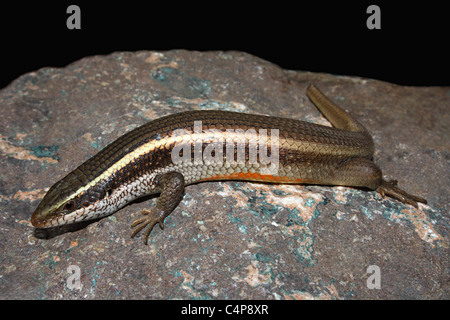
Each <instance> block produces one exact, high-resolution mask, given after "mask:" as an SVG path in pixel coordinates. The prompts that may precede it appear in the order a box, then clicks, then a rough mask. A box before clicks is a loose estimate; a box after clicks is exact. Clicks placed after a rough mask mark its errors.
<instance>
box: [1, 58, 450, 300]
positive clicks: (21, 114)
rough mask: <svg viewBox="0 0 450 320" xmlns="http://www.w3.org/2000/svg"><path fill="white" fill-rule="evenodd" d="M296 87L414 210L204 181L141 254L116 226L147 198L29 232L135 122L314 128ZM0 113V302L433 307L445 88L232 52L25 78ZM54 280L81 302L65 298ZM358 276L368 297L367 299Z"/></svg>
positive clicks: (439, 274) (441, 216)
mask: <svg viewBox="0 0 450 320" xmlns="http://www.w3.org/2000/svg"><path fill="white" fill-rule="evenodd" d="M311 83H314V84H315V85H316V86H318V87H319V88H321V89H322V91H323V92H324V93H325V94H326V95H327V96H329V97H330V98H331V99H332V100H334V101H335V102H337V103H338V104H340V105H341V106H343V107H344V108H345V109H346V110H348V111H349V112H351V113H352V114H354V115H355V116H356V118H358V119H359V120H360V121H361V122H362V123H363V124H364V125H365V126H366V128H367V129H368V130H369V131H370V132H371V134H372V135H373V138H374V141H375V145H376V153H375V161H376V163H377V164H378V165H379V166H380V167H381V168H382V170H383V172H384V174H385V176H386V177H388V178H395V179H398V180H399V185H400V186H401V187H402V188H404V189H405V190H407V191H408V192H410V193H412V194H417V195H420V196H423V197H425V198H426V199H427V200H428V203H429V205H421V206H420V207H419V209H415V208H413V207H410V206H405V205H403V204H401V203H399V202H397V201H394V200H392V199H389V198H386V199H381V198H380V196H378V195H377V194H376V193H375V192H367V191H366V190H359V189H353V188H344V187H322V186H286V185H267V184H256V183H246V182H236V181H232V182H211V183H201V184H196V185H192V186H188V187H187V188H186V195H185V197H184V199H183V201H182V202H181V204H180V205H179V206H178V208H177V209H176V210H175V211H174V212H173V213H172V214H171V215H170V216H169V217H168V218H167V219H166V222H165V226H166V227H165V229H164V231H161V230H160V229H159V228H155V229H154V230H153V232H152V236H151V238H150V241H149V245H148V246H144V245H143V244H142V238H138V239H130V224H131V222H132V221H133V220H134V219H136V218H137V217H138V216H139V215H140V213H139V212H140V210H141V209H144V208H149V207H151V206H152V205H154V204H155V200H156V198H154V197H152V198H150V199H144V201H137V202H135V203H133V204H130V205H128V206H127V207H125V208H124V209H122V210H120V211H119V212H117V213H116V214H114V215H112V216H110V217H108V218H103V219H101V220H98V221H95V222H91V223H88V224H85V225H84V226H82V227H80V228H78V229H76V230H70V229H69V231H68V232H61V233H59V234H56V235H50V238H49V239H42V237H43V235H41V234H39V231H38V232H36V231H35V230H34V229H33V228H32V227H31V225H30V216H31V213H32V212H33V210H34V209H35V208H36V206H37V204H38V203H39V200H40V199H41V198H42V197H43V196H44V194H45V192H46V190H47V188H49V187H50V186H51V185H52V184H53V183H54V182H56V181H57V180H59V179H60V178H62V177H63V176H64V175H66V174H67V173H68V172H69V171H71V170H73V169H74V168H75V167H77V166H78V165H79V164H81V163H82V162H83V161H84V160H86V159H88V158H89V157H90V156H92V155H94V154H95V153H96V152H98V151H99V150H100V149H101V148H103V147H104V146H106V145H107V144H108V143H109V142H111V141H113V140H114V139H116V138H117V137H119V136H120V135H122V134H123V133H125V132H126V131H128V130H130V129H132V128H135V127H137V126H139V125H141V124H143V123H145V122H146V121H148V120H152V119H156V118H159V117H161V116H164V115H167V114H171V113H175V112H179V111H184V110H196V109H218V110H232V111H238V112H248V113H258V114H266V115H273V116H281V117H289V118H295V119H301V120H306V121H312V122H318V123H322V124H327V123H328V122H327V121H326V120H325V119H324V118H323V117H322V116H321V115H320V113H319V112H318V111H317V109H316V108H315V107H314V106H313V105H312V104H311V102H310V101H309V100H308V99H307V98H306V95H305V89H306V87H307V86H308V85H309V84H311ZM0 105H1V107H2V117H1V118H0V128H1V129H0V135H1V136H0V156H1V157H0V161H1V180H0V206H1V207H0V211H1V218H2V219H0V227H1V229H2V233H1V234H0V259H1V266H2V268H1V277H0V286H1V290H0V298H1V299H16V298H24V299H67V298H69V299H71V298H81V297H83V298H88V299H94V298H102V299H117V298H120V299H132V298H138V299H142V298H145V299H147V298H149V299H189V298H197V299H310V298H314V299H403V298H407V299H448V298H449V287H448V283H449V282H448V276H449V275H448V264H449V261H448V238H447V235H448V225H449V221H448V219H449V216H448V209H449V208H448V207H449V202H450V201H449V192H448V186H449V184H450V181H449V175H448V172H449V164H448V163H449V162H448V160H449V144H448V139H449V127H448V124H449V123H450V119H449V114H450V113H449V111H448V110H449V107H450V88H448V87H447V88H445V87H401V86H397V85H394V84H390V83H384V82H380V81H375V80H370V79H361V78H355V77H345V76H334V75H329V74H314V73H309V72H301V71H299V72H297V71H287V70H282V69H280V68H279V67H277V66H276V65H273V64H271V63H269V62H267V61H264V60H261V59H259V58H257V57H254V56H251V55H248V54H245V53H241V52H188V51H182V50H181V51H180V50H177V51H169V52H148V51H141V52H135V53H132V52H120V53H114V54H111V55H108V56H93V57H88V58H85V59H82V60H80V61H77V62H74V63H72V64H70V65H68V66H67V67H65V68H61V69H54V68H44V69H41V70H38V71H36V72H31V73H28V74H25V75H23V76H21V77H19V78H18V79H16V80H15V81H14V82H13V83H11V84H10V85H9V86H8V87H7V88H5V89H3V90H1V91H0ZM44 236H45V235H44ZM71 266H75V267H71ZM370 266H376V267H374V268H373V267H370ZM69 267H70V268H74V269H73V270H78V271H79V274H80V276H81V278H80V279H81V285H82V288H81V290H77V289H70V288H71V287H70V286H69V287H68V286H67V283H69V285H70V283H72V282H70V279H69V278H68V274H67V270H68V268H69ZM369 267H370V268H369ZM377 267H378V269H377ZM368 270H369V271H368ZM371 270H375V271H377V270H378V271H379V272H380V280H381V289H370V288H368V285H367V283H368V281H369V282H370V283H372V282H373V281H372V280H373V278H374V275H375V274H373V272H374V271H371ZM374 283H375V284H376V282H374ZM369 287H370V285H369Z"/></svg>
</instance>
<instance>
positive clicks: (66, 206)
mask: <svg viewBox="0 0 450 320" xmlns="http://www.w3.org/2000/svg"><path fill="white" fill-rule="evenodd" d="M74 207H75V203H74V202H73V201H69V202H67V203H66V204H65V205H64V210H68V211H69V210H72V209H73V208H74Z"/></svg>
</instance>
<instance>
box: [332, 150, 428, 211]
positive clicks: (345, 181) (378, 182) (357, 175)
mask: <svg viewBox="0 0 450 320" xmlns="http://www.w3.org/2000/svg"><path fill="white" fill-rule="evenodd" d="M331 182H332V183H334V184H337V185H343V186H350V187H366V188H369V189H372V190H376V191H377V192H378V193H380V194H381V195H382V196H385V195H388V196H390V197H392V198H394V199H397V200H399V201H400V202H402V203H406V204H410V205H412V206H414V207H416V208H417V207H418V204H417V202H422V203H427V201H426V200H425V199H423V198H421V197H418V196H414V195H411V194H409V193H407V192H406V191H404V190H402V189H400V188H399V187H397V180H391V181H386V180H384V179H383V176H382V173H381V170H380V169H379V168H378V167H377V166H376V165H375V163H373V161H371V160H369V159H367V158H353V159H350V160H347V161H345V162H344V163H342V164H341V165H339V166H338V167H337V168H336V169H335V170H334V172H333V175H332V181H331Z"/></svg>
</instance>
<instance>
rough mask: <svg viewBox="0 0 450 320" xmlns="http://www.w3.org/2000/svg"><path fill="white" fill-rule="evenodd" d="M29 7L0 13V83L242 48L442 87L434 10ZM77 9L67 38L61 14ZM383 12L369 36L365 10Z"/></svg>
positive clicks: (319, 5) (290, 62) (223, 4)
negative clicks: (133, 55) (91, 59)
mask: <svg viewBox="0 0 450 320" xmlns="http://www.w3.org/2000/svg"><path fill="white" fill-rule="evenodd" d="M392 2H393V1H391V2H386V1H375V2H373V1H372V2H369V1H351V2H349V1H334V2H332V1H325V2H323V1H322V2H316V1H308V2H306V1H295V2H294V1H290V2H276V1H272V2H267V1H266V2H264V1H258V2H242V1H241V2H233V1H216V2H215V1H208V2H204V3H196V4H194V3H193V2H188V1H183V2H173V1H171V2H167V1H165V2H164V1H163V2H156V1H146V2H143V1H122V2H117V1H116V2H114V1H110V2H105V1H91V2H84V1H77V2H68V1H58V2H54V3H53V2H46V3H41V1H36V2H32V3H28V2H24V3H15V4H8V5H5V4H2V5H1V7H0V11H1V13H0V28H1V34H2V36H1V38H0V43H1V44H2V45H1V47H2V50H1V59H0V61H1V66H0V67H1V69H0V70H1V74H2V76H1V83H0V88H3V87H5V86H6V85H8V84H9V83H10V82H11V81H12V80H14V79H15V78H17V77H18V76H20V75H21V74H23V73H26V72H30V71H35V70H37V69H39V68H41V67H47V66H51V67H63V66H65V65H67V64H69V63H71V62H73V61H76V60H78V59H80V58H82V57H86V56H90V55H96V54H108V53H112V52H115V51H135V50H170V49H189V50H202V51H203V50H240V51H245V52H248V53H251V54H254V55H256V56H259V57H261V58H263V59H266V60H269V61H271V62H273V63H275V64H277V65H279V66H281V67H283V68H286V69H292V70H304V71H313V72H327V73H332V74H340V75H356V76H361V77H368V78H374V79H379V80H383V81H388V82H393V83H397V84H401V85H420V86H426V85H450V77H449V76H448V74H449V73H450V68H449V66H450V64H449V61H448V60H449V56H450V50H449V48H448V47H449V45H448V44H449V42H450V41H449V38H450V32H449V31H450V24H449V23H448V21H450V19H449V15H450V13H448V11H447V9H446V6H444V5H443V3H442V2H440V3H441V5H439V2H433V1H427V2H417V1H414V2H411V1H395V4H392ZM70 4H77V5H78V6H79V7H80V9H81V30H68V29H67V27H66V20H67V18H68V17H69V14H67V13H66V9H67V7H68V6H69V5H70ZM370 4H377V5H378V6H379V7H380V9H381V30H368V29H367V27H366V20H367V18H368V16H369V14H367V13H366V9H367V7H368V6H369V5H370Z"/></svg>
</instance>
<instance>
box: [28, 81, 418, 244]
mask: <svg viewBox="0 0 450 320" xmlns="http://www.w3.org/2000/svg"><path fill="white" fill-rule="evenodd" d="M307 95H308V97H309V98H310V100H311V101H312V102H313V103H314V104H315V105H316V106H317V107H318V108H319V110H320V111H321V112H322V113H323V114H324V115H325V117H326V118H327V119H328V120H329V121H330V122H331V124H332V125H333V126H334V127H327V126H322V125H318V124H313V123H309V122H304V121H299V120H293V119H284V118H277V117H268V116H262V115H254V114H243V113H236V112H226V111H188V112H181V113H176V114H172V115H169V116H165V117H162V118H160V119H157V120H154V121H151V122H148V123H146V124H144V125H142V126H141V127H138V128H136V129H134V130H132V131H130V132H128V133H126V134H125V135H123V136H121V137H120V138H118V139H117V140H115V141H114V142H112V143H111V144H109V145H108V146H107V147H105V148H104V149H103V150H101V151H100V152H99V153H97V154H96V155H95V156H93V157H92V158H90V159H88V160H87V161H86V162H84V163H83V164H81V165H80V166H79V167H78V168H76V169H75V170H73V171H72V172H70V173H69V174H68V175H67V176H65V177H64V178H63V179H61V180H60V181H58V182H56V183H55V184H54V185H53V186H52V187H51V188H50V189H49V190H48V192H47V194H46V195H45V197H44V198H43V199H42V201H41V202H40V203H39V205H38V207H37V208H36V210H35V211H34V213H33V215H32V217H31V223H32V224H33V226H35V227H37V228H47V227H53V226H59V225H64V224H70V223H75V222H78V221H83V220H90V219H95V218H100V217H104V216H107V215H110V214H112V213H114V212H115V211H117V210H119V209H120V208H122V207H123V206H125V205H126V204H127V203H129V202H131V201H133V200H135V199H136V198H139V197H142V196H145V195H149V194H154V193H160V196H159V199H158V201H157V204H156V206H154V207H153V208H152V209H151V210H143V211H142V217H141V218H139V219H137V220H136V221H134V222H133V223H132V225H131V226H132V228H134V230H133V231H132V234H131V235H132V237H134V236H135V235H136V234H137V233H138V232H139V231H141V230H142V229H144V228H145V227H147V230H146V233H145V236H144V243H147V241H148V237H149V235H150V232H151V230H152V228H153V227H154V225H155V224H157V223H158V224H159V226H160V227H161V228H163V227H164V219H165V218H166V217H167V216H168V215H169V214H170V213H171V212H172V211H173V210H174V209H175V208H176V207H177V205H178V203H179V202H180V201H181V199H182V198H183V194H184V188H185V186H186V185H189V184H193V183H197V182H203V181H217V180H247V181H260V182H271V183H290V184H300V183H306V184H321V185H341V186H351V187H366V188H369V189H371V190H376V191H378V192H379V193H380V194H381V195H383V196H384V195H389V196H391V197H393V198H396V199H397V200H399V201H401V202H403V203H406V204H410V205H413V206H415V207H417V206H418V204H417V202H422V203H426V200H425V199H423V198H421V197H417V196H413V195H410V194H408V193H407V192H405V191H403V190H401V189H399V188H398V187H397V181H395V180H392V181H386V180H384V179H383V177H382V174H381V170H380V169H379V168H378V167H377V166H376V165H375V164H374V162H373V161H372V157H373V153H374V145H373V141H372V138H371V136H370V134H369V133H368V132H367V130H366V129H365V128H364V127H363V126H362V125H361V124H360V123H359V122H358V121H357V120H355V119H354V118H353V117H352V116H350V115H349V114H347V113H346V112H345V111H344V110H342V109H341V108H340V107H338V106H337V105H335V104H334V103H332V102H331V101H330V100H328V99H327V98H326V97H325V96H324V95H323V94H322V93H321V92H320V91H319V89H317V88H316V87H315V86H310V87H309V88H308V89H307ZM267 159H270V161H268V160H267Z"/></svg>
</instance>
